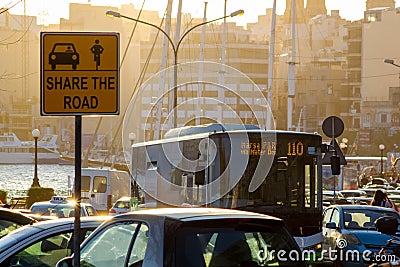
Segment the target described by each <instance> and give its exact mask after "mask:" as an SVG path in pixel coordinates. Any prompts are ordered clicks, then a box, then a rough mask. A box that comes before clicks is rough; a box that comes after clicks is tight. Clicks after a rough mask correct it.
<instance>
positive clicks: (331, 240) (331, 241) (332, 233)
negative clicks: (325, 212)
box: [326, 207, 341, 250]
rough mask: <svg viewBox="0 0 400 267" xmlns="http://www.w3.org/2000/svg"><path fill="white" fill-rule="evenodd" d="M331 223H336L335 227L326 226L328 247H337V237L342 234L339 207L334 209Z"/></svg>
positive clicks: (332, 248)
mask: <svg viewBox="0 0 400 267" xmlns="http://www.w3.org/2000/svg"><path fill="white" fill-rule="evenodd" d="M329 222H330V223H335V226H336V227H335V228H328V227H326V238H327V245H328V246H327V249H329V248H330V249H331V250H334V249H336V239H337V238H338V236H339V234H340V227H341V225H340V211H339V209H338V208H336V207H335V208H333V209H332V216H331V219H330V221H329Z"/></svg>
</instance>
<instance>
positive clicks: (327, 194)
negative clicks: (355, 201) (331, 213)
mask: <svg viewBox="0 0 400 267" xmlns="http://www.w3.org/2000/svg"><path fill="white" fill-rule="evenodd" d="M322 200H323V202H324V205H325V206H329V205H331V204H349V203H350V202H349V201H347V200H346V198H345V197H344V196H343V195H342V193H340V192H339V190H337V191H333V190H324V191H322Z"/></svg>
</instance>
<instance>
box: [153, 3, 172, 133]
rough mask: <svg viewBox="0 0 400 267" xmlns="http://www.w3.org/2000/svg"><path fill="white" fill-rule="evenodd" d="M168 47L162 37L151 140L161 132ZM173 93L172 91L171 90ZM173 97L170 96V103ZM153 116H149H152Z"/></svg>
mask: <svg viewBox="0 0 400 267" xmlns="http://www.w3.org/2000/svg"><path fill="white" fill-rule="evenodd" d="M172 2H173V0H168V4H167V12H166V15H165V32H166V33H169V32H170V29H171V13H172ZM168 45H169V41H168V38H167V36H164V41H163V48H162V54H161V66H160V82H159V84H158V88H159V89H158V97H157V103H154V104H156V105H157V107H156V119H155V121H154V125H153V127H154V136H153V140H158V139H160V131H161V129H160V128H161V110H162V104H163V99H162V97H163V94H164V88H165V74H166V73H165V72H166V71H165V69H166V67H167V57H168ZM171 92H173V90H171ZM171 99H173V97H171V96H170V101H169V102H170V103H171V101H173V100H171ZM169 107H173V105H171V104H170V105H169ZM151 111H152V108H151V109H150V112H151ZM169 112H172V109H171V108H170V109H169ZM152 115H153V114H150V116H152Z"/></svg>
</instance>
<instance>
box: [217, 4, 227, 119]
mask: <svg viewBox="0 0 400 267" xmlns="http://www.w3.org/2000/svg"><path fill="white" fill-rule="evenodd" d="M227 1H228V0H225V1H224V22H223V26H222V27H223V28H222V51H221V71H220V73H219V81H218V83H219V84H220V86H218V101H221V102H220V103H217V120H218V123H223V121H222V117H223V116H222V106H221V104H222V101H223V99H224V90H223V88H222V85H223V84H225V56H226V4H227Z"/></svg>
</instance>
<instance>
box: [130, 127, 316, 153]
mask: <svg viewBox="0 0 400 267" xmlns="http://www.w3.org/2000/svg"><path fill="white" fill-rule="evenodd" d="M183 128H184V127H183ZM176 129H179V128H176ZM205 129H206V128H205ZM208 129H212V128H208ZM171 130H174V129H171ZM223 133H229V134H243V133H266V134H268V133H270V134H278V133H280V134H301V135H303V136H320V134H318V133H306V132H295V131H284V130H263V129H260V128H254V129H243V126H242V128H240V129H236V130H235V129H234V127H227V130H223V129H221V128H219V129H218V131H210V132H209V131H203V132H201V131H200V133H192V134H187V135H178V136H176V137H173V136H171V137H169V138H164V139H158V140H150V141H145V142H139V143H134V144H132V147H134V148H135V147H142V146H150V145H157V144H166V143H173V142H180V141H185V140H193V139H201V138H208V137H209V136H212V135H217V134H223Z"/></svg>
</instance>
